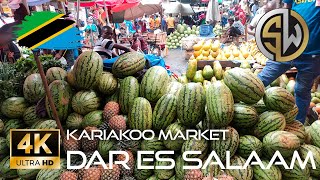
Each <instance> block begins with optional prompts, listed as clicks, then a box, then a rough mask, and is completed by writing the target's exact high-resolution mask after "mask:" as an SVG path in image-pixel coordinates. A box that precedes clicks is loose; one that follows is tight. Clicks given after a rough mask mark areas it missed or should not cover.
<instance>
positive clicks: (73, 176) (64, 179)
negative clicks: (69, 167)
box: [59, 171, 78, 180]
mask: <svg viewBox="0 0 320 180" xmlns="http://www.w3.org/2000/svg"><path fill="white" fill-rule="evenodd" d="M77 178H78V175H77V173H75V172H71V171H64V172H63V173H62V174H61V175H60V178H59V179H60V180H77Z"/></svg>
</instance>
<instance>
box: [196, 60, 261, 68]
mask: <svg viewBox="0 0 320 180" xmlns="http://www.w3.org/2000/svg"><path fill="white" fill-rule="evenodd" d="M214 61H217V60H204V61H198V69H202V68H203V67H204V66H206V65H210V66H212V65H213V62H214ZM219 62H220V64H221V66H222V68H226V67H231V68H233V67H240V65H241V62H242V61H241V60H222V61H219ZM249 62H250V64H253V63H254V62H255V61H249Z"/></svg>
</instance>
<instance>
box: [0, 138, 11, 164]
mask: <svg viewBox="0 0 320 180" xmlns="http://www.w3.org/2000/svg"><path fill="white" fill-rule="evenodd" d="M9 150H10V149H9V146H7V141H6V138H4V137H0V159H2V158H4V157H6V156H7V155H9V153H10V151H9Z"/></svg>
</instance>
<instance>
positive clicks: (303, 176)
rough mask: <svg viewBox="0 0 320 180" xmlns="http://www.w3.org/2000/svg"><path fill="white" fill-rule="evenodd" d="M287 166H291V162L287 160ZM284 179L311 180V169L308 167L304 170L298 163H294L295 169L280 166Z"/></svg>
mask: <svg viewBox="0 0 320 180" xmlns="http://www.w3.org/2000/svg"><path fill="white" fill-rule="evenodd" d="M286 163H287V164H289V165H290V164H291V161H289V160H286ZM279 167H280V170H281V173H282V179H284V180H309V178H310V169H309V168H308V167H306V168H304V169H302V168H301V167H300V164H299V163H298V161H295V162H294V166H293V169H285V168H283V166H279Z"/></svg>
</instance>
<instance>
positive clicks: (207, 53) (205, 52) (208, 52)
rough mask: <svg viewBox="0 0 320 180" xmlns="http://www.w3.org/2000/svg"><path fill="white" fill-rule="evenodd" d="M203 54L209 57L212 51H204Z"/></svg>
mask: <svg viewBox="0 0 320 180" xmlns="http://www.w3.org/2000/svg"><path fill="white" fill-rule="evenodd" d="M202 55H203V56H207V57H208V56H209V55H210V51H202Z"/></svg>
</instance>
